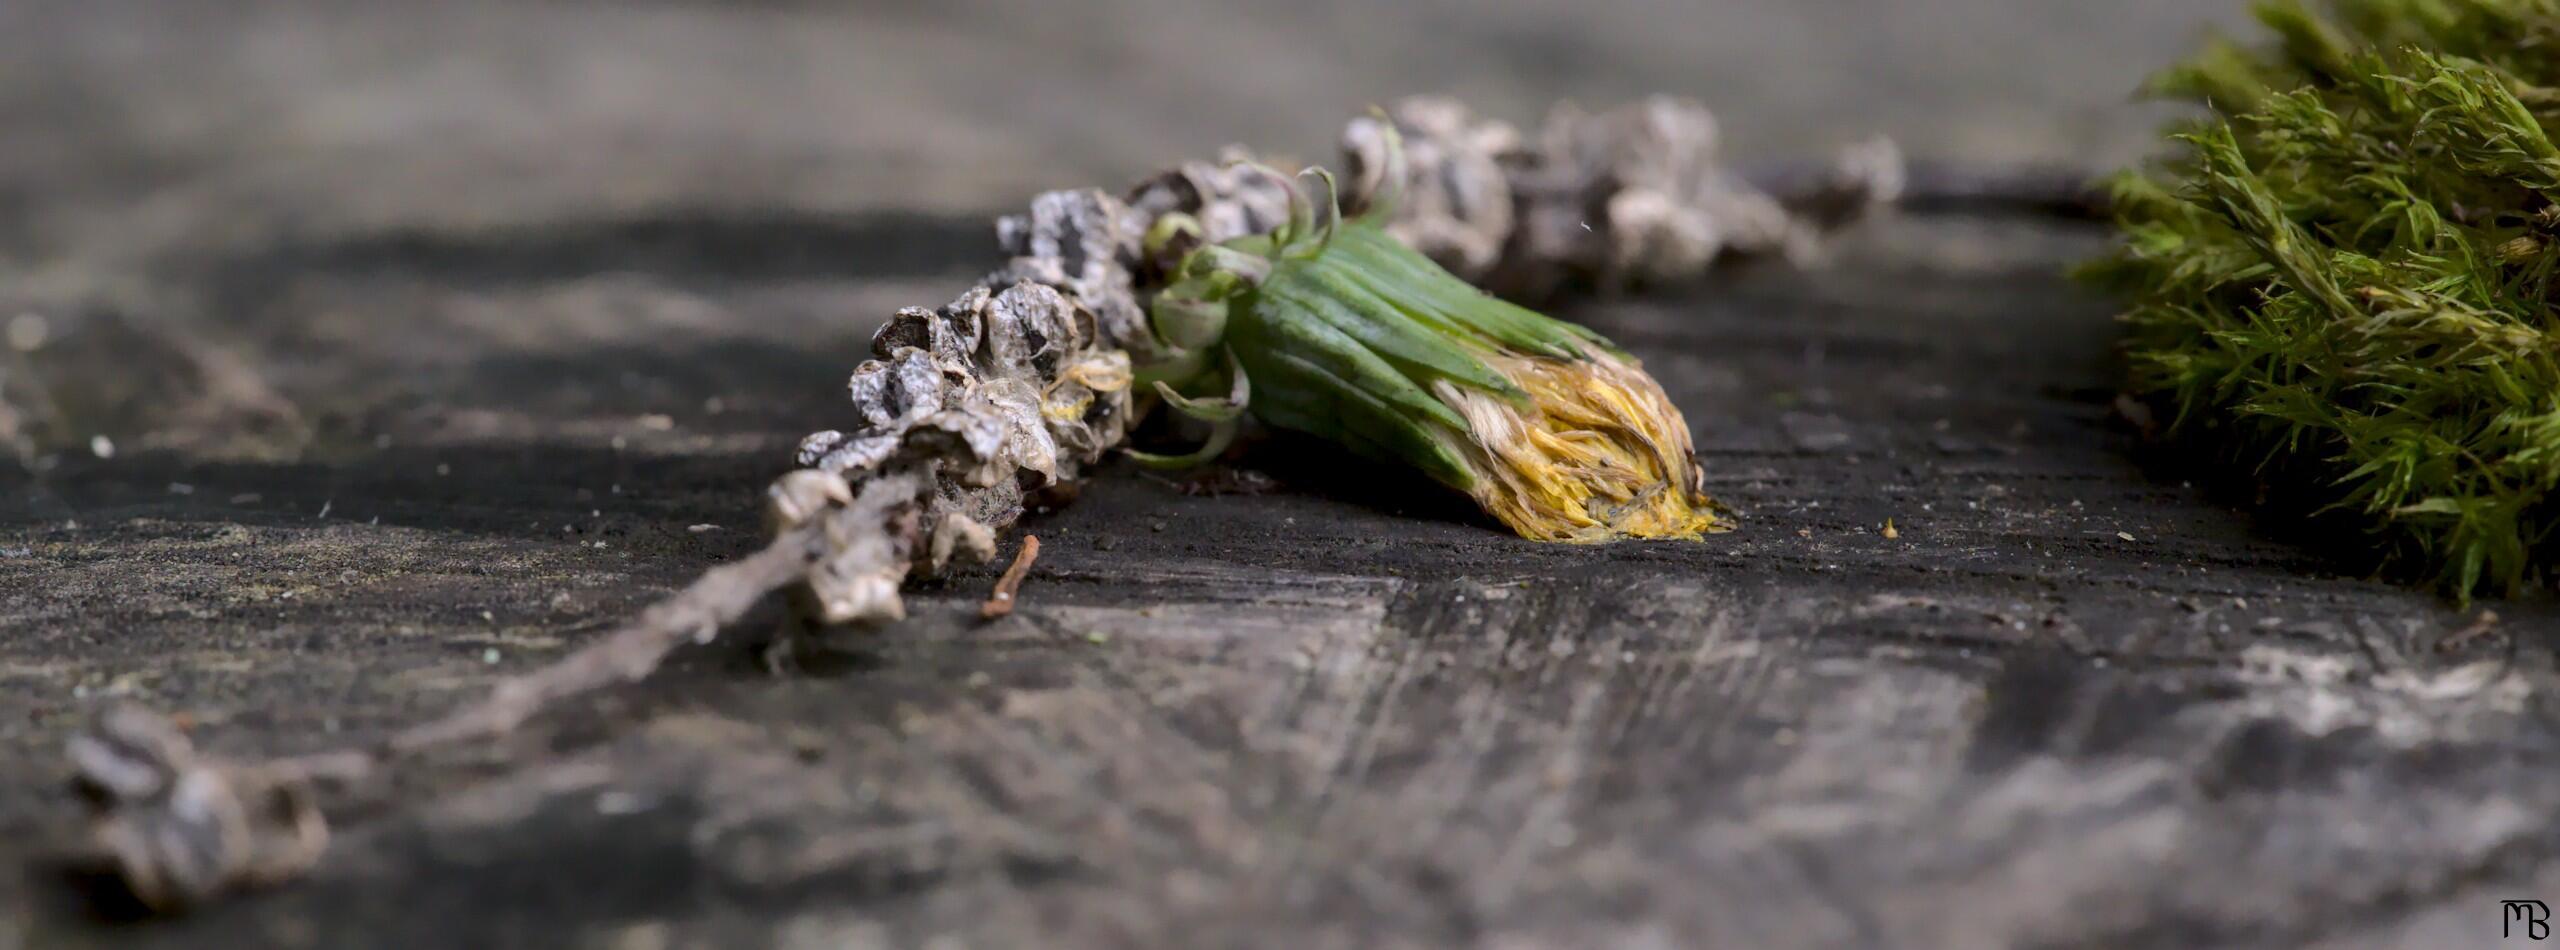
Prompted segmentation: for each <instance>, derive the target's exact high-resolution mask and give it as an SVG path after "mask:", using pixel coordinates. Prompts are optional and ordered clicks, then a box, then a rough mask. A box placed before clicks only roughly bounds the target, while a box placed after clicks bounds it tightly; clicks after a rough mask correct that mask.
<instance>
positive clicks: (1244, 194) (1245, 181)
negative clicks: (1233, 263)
mask: <svg viewBox="0 0 2560 950" xmlns="http://www.w3.org/2000/svg"><path fill="white" fill-rule="evenodd" d="M1254 161H1255V158H1254V155H1253V153H1252V152H1249V151H1246V150H1245V149H1243V148H1241V147H1239V146H1233V145H1230V146H1227V147H1226V148H1225V149H1222V150H1220V151H1219V153H1218V160H1217V161H1215V162H1184V163H1182V164H1181V165H1179V166H1176V167H1175V168H1173V169H1172V170H1170V171H1167V172H1164V173H1163V174H1160V175H1157V176H1156V177H1154V178H1150V179H1147V180H1146V181H1145V182H1144V183H1142V184H1140V185H1139V186H1138V187H1136V188H1134V189H1131V190H1130V192H1129V205H1130V207H1132V208H1135V209H1137V210H1138V211H1139V212H1140V213H1143V214H1145V215H1146V216H1147V219H1148V220H1150V221H1152V220H1154V219H1156V218H1158V217H1161V216H1163V215H1166V214H1173V213H1177V212H1178V213H1181V214H1187V215H1190V216H1191V218H1192V220H1195V221H1198V222H1199V223H1200V231H1201V239H1202V240H1204V241H1207V242H1208V243H1211V244H1217V243H1222V242H1225V241H1232V240H1235V239H1236V238H1240V237H1249V236H1251V235H1256V234H1267V233H1270V231H1271V230H1272V229H1273V228H1277V227H1279V226H1280V225H1282V224H1285V223H1287V222H1288V220H1289V189H1288V186H1287V185H1286V184H1285V183H1283V182H1282V181H1280V180H1279V179H1277V178H1274V177H1272V176H1271V175H1270V174H1268V173H1266V172H1263V171H1261V170H1258V169H1256V168H1254V167H1252V164H1251V163H1253V162H1254ZM1159 263H1161V262H1159Z"/></svg>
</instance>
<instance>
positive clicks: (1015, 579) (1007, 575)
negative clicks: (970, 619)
mask: <svg viewBox="0 0 2560 950" xmlns="http://www.w3.org/2000/svg"><path fill="white" fill-rule="evenodd" d="M1039 559H1040V538H1039V537H1038V536H1036V535H1028V534H1026V535H1023V536H1022V550H1021V551H1018V552H1015V554H1014V555H1013V566H1011V567H1007V568H1005V569H1004V576H1003V577H999V578H996V592H995V593H992V594H989V595H987V602H986V603H983V604H979V605H978V616H979V617H980V618H982V619H986V620H994V619H996V618H997V617H1002V616H1004V615H1006V614H1009V613H1012V612H1013V602H1014V594H1015V592H1017V591H1019V590H1021V589H1022V579H1023V578H1024V577H1025V576H1028V575H1029V574H1030V573H1031V562H1033V561H1036V560H1039Z"/></svg>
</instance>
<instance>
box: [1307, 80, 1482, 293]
mask: <svg viewBox="0 0 2560 950" xmlns="http://www.w3.org/2000/svg"><path fill="white" fill-rule="evenodd" d="M1390 125H1392V126H1393V128H1394V131H1395V132H1396V134H1397V136H1398V137H1399V139H1400V140H1401V142H1402V144H1403V151H1404V176H1403V182H1402V184H1403V194H1402V196H1401V200H1400V201H1399V202H1398V204H1397V208H1396V213H1395V216H1394V217H1393V218H1392V219H1391V220H1389V222H1388V224H1387V233H1389V234H1392V235H1394V236H1395V238H1396V240H1399V241H1402V242H1404V243H1405V246H1407V247H1411V248H1413V249H1414V250H1417V251H1421V252H1422V253H1423V254H1424V256H1427V257H1429V258H1431V259H1432V260H1433V261H1435V262H1438V263H1439V265H1440V266H1442V267H1445V268H1448V269H1449V272H1450V273H1453V274H1456V275H1458V276H1460V277H1464V278H1467V279H1468V280H1470V281H1475V280H1482V279H1483V278H1484V277H1485V275H1486V274H1488V273H1491V272H1492V271H1493V269H1494V268H1495V267H1496V266H1498V265H1500V264H1501V263H1502V257H1503V246H1504V244H1505V243H1507V242H1508V241H1509V240H1510V238H1511V232H1512V227H1513V224H1512V216H1513V209H1512V204H1513V199H1512V193H1511V176H1510V174H1509V173H1508V172H1507V171H1506V170H1505V169H1504V168H1503V161H1504V160H1505V159H1506V158H1507V157H1509V156H1513V155H1517V154H1518V153H1519V151H1520V131H1519V130H1518V129H1515V128H1512V127H1511V124H1510V123H1507V122H1501V121H1497V120H1492V119H1485V118H1481V117H1479V116H1477V115H1476V114H1475V113H1474V111H1472V110H1470V109H1468V108H1467V107H1466V106H1465V105H1464V104H1462V103H1459V102H1458V101H1457V100H1454V99H1445V98H1441V97H1438V96H1415V97H1412V98H1408V99H1405V100H1403V101H1400V102H1397V103H1396V104H1395V105H1394V107H1392V108H1391V109H1389V110H1388V111H1387V119H1386V120H1385V121H1380V120H1379V119H1378V118H1377V117H1376V116H1361V117H1359V118H1355V119H1352V120H1351V121H1350V123H1349V124H1347V125H1345V126H1344V127H1343V130H1342V161H1343V167H1344V169H1345V170H1346V174H1347V175H1348V180H1347V181H1346V182H1345V186H1346V187H1347V188H1348V189H1349V191H1350V193H1351V194H1352V195H1355V196H1358V197H1359V199H1360V200H1358V201H1357V202H1355V204H1354V206H1353V207H1352V208H1350V209H1348V210H1349V211H1350V212H1351V213H1353V214H1358V213H1363V212H1366V211H1367V210H1369V199H1371V198H1373V197H1375V196H1376V195H1378V194H1379V189H1381V188H1383V187H1385V186H1386V185H1387V184H1388V179H1387V176H1388V175H1389V174H1390V173H1391V170H1390V168H1389V167H1388V166H1389V165H1390V164H1391V163H1390V161H1389V159H1388V154H1387V153H1388V148H1387V132H1388V127H1389V126H1390Z"/></svg>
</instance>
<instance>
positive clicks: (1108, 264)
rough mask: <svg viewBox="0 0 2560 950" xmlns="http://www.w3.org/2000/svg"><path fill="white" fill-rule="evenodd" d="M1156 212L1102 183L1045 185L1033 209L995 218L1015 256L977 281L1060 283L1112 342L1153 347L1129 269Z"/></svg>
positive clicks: (1141, 350)
mask: <svg viewBox="0 0 2560 950" xmlns="http://www.w3.org/2000/svg"><path fill="white" fill-rule="evenodd" d="M1154 220H1155V219H1154V218H1153V217H1152V216H1150V215H1148V214H1146V213H1145V212H1141V211H1138V210H1136V209H1133V208H1131V207H1129V206H1128V205H1126V204H1122V203H1121V202H1120V201H1119V199H1116V198H1113V197H1111V196H1110V195H1107V194H1104V193H1103V192H1102V191H1101V190H1100V189H1094V188H1086V189H1079V190H1075V191H1052V192H1047V193H1044V194H1042V195H1040V196H1039V197H1037V198H1034V199H1032V201H1031V211H1030V213H1028V214H1023V215H1015V216H1010V217H1006V218H1003V219H1001V220H999V221H998V222H997V223H996V238H997V243H998V244H1000V245H1001V246H1002V247H1003V248H1004V251H1005V253H1007V254H1010V255H1013V259H1012V260H1011V261H1010V262H1008V263H1007V264H1006V265H1005V267H1004V269H1002V270H1000V271H997V272H996V273H995V274H994V275H992V276H990V277H989V278H988V279H986V280H984V281H981V282H980V284H981V285H982V286H997V287H1000V286H1006V285H1010V284H1014V283H1017V282H1020V281H1032V282H1035V283H1040V284H1046V285H1048V286H1051V287H1054V288H1057V289H1058V290H1060V291H1063V292H1065V293H1067V294H1069V295H1072V296H1073V297H1074V298H1075V299H1076V302H1077V303H1080V304H1082V305H1083V306H1084V308H1085V309H1086V310H1087V311H1089V312H1091V313H1092V314H1093V317H1094V319H1095V321H1096V323H1097V330H1098V332H1099V334H1100V338H1101V339H1102V340H1103V341H1105V342H1106V343H1107V345H1111V346H1115V347H1118V348H1121V349H1134V350H1136V351H1138V352H1139V353H1140V354H1141V355H1145V354H1148V353H1152V352H1153V351H1154V340H1155V334H1154V333H1153V332H1152V331H1150V330H1149V329H1148V328H1147V315H1146V310H1145V308H1143V307H1141V306H1139V302H1138V295H1137V290H1136V287H1135V283H1134V280H1133V278H1132V276H1131V272H1132V268H1134V267H1135V266H1136V265H1137V263H1138V259H1139V249H1140V244H1141V242H1142V241H1143V240H1144V238H1145V236H1146V231H1147V225H1149V224H1150V223H1152V222H1153V221H1154ZM990 332H993V331H992V330H991V331H990Z"/></svg>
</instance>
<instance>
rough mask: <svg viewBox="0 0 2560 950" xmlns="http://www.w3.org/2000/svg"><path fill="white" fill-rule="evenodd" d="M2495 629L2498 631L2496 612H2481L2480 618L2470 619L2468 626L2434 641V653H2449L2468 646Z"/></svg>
mask: <svg viewBox="0 0 2560 950" xmlns="http://www.w3.org/2000/svg"><path fill="white" fill-rule="evenodd" d="M2496 629H2498V612H2497V611H2495V610H2483V611H2481V612H2480V616H2478V617H2474V618H2472V620H2471V625H2470V626H2467V627H2464V628H2462V629H2460V630H2456V631H2454V632H2452V633H2448V634H2445V635H2444V639H2442V640H2438V641H2436V652H2438V653H2451V652H2453V651H2455V650H2459V649H2462V648H2463V647H2467V646H2470V645H2471V642H2472V641H2474V640H2478V639H2480V638H2481V637H2485V636H2488V635H2489V633H2490V631H2493V630H2496Z"/></svg>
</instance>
